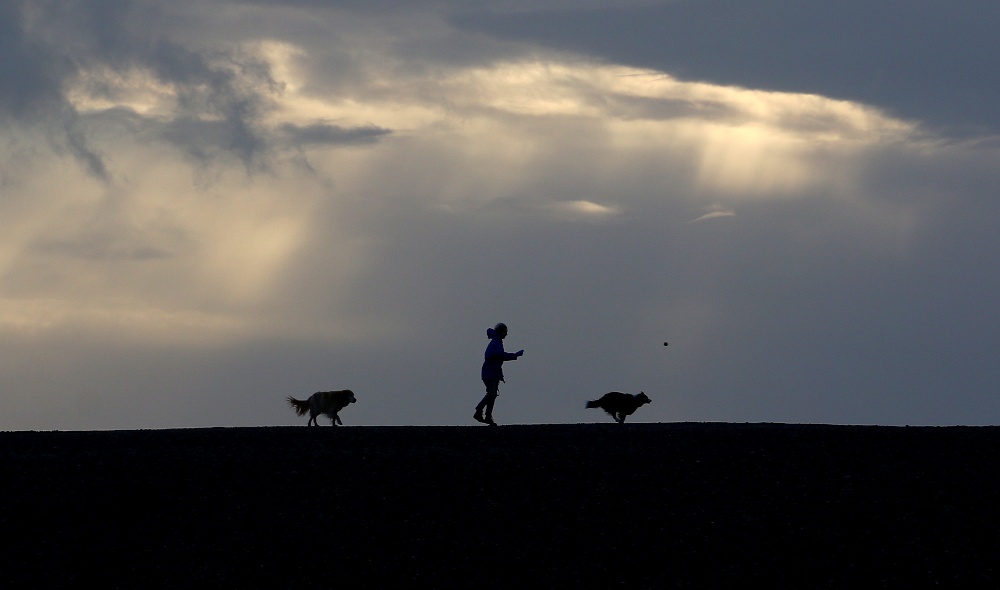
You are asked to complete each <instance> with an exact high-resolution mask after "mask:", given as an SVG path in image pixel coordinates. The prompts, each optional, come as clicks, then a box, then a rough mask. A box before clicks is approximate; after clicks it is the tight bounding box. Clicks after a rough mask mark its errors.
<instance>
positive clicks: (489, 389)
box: [476, 380, 500, 416]
mask: <svg viewBox="0 0 1000 590" xmlns="http://www.w3.org/2000/svg"><path fill="white" fill-rule="evenodd" d="M483 383H485V384H486V395H485V396H483V399H482V400H481V401H480V402H479V404H478V405H477V406H476V413H477V414H483V410H484V409H485V410H486V412H485V415H486V416H492V415H493V402H495V401H496V400H497V397H498V396H499V395H500V382H499V381H486V380H484V381H483Z"/></svg>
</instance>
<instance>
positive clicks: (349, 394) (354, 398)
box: [344, 389, 358, 404]
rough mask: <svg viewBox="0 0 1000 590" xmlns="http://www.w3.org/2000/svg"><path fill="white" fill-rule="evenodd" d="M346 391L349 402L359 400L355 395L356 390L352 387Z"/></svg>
mask: <svg viewBox="0 0 1000 590" xmlns="http://www.w3.org/2000/svg"><path fill="white" fill-rule="evenodd" d="M344 393H346V394H347V403H349V404H353V403H354V402H356V401H358V399H357V398H356V397H354V392H353V391H351V390H350V389H348V390H346V391H344Z"/></svg>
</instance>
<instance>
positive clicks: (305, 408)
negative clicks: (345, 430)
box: [288, 389, 358, 426]
mask: <svg viewBox="0 0 1000 590" xmlns="http://www.w3.org/2000/svg"><path fill="white" fill-rule="evenodd" d="M356 401H358V400H357V399H355V397H354V392H353V391H351V390H350V389H344V390H342V391H317V392H316V393H314V394H312V395H310V396H309V399H307V400H305V401H302V400H297V399H295V398H294V397H292V396H288V405H290V406H292V408H293V409H294V410H295V413H296V414H297V415H299V416H302V415H304V414H305V413H306V412H309V421H308V422H306V426H319V422H317V421H316V416H319V415H320V414H325V415H326V416H327V417H328V418H330V420H332V421H333V424H332V426H336V425H338V424H343V422H341V421H340V416H338V415H337V412H339V411H341V410H343V409H344V408H346V407H347V405H348V404H353V403H354V402H356Z"/></svg>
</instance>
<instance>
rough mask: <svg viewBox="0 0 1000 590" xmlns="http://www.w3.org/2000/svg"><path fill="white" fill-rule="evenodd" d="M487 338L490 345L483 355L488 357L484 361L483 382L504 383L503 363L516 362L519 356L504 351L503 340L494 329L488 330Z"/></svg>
mask: <svg viewBox="0 0 1000 590" xmlns="http://www.w3.org/2000/svg"><path fill="white" fill-rule="evenodd" d="M486 336H487V337H489V339H490V343H489V345H487V346H486V353H485V354H484V355H483V356H485V357H486V358H485V360H484V361H483V381H503V362H504V361H516V360H517V355H516V354H514V353H513V352H505V351H504V349H503V339H502V338H500V336H499V335H497V333H496V331H495V330H494V329H493V328H487V329H486Z"/></svg>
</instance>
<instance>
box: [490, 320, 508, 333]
mask: <svg viewBox="0 0 1000 590" xmlns="http://www.w3.org/2000/svg"><path fill="white" fill-rule="evenodd" d="M493 330H494V331H496V332H500V333H503V334H506V333H507V324H505V323H503V322H500V323H498V324H497V325H495V326H493Z"/></svg>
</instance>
